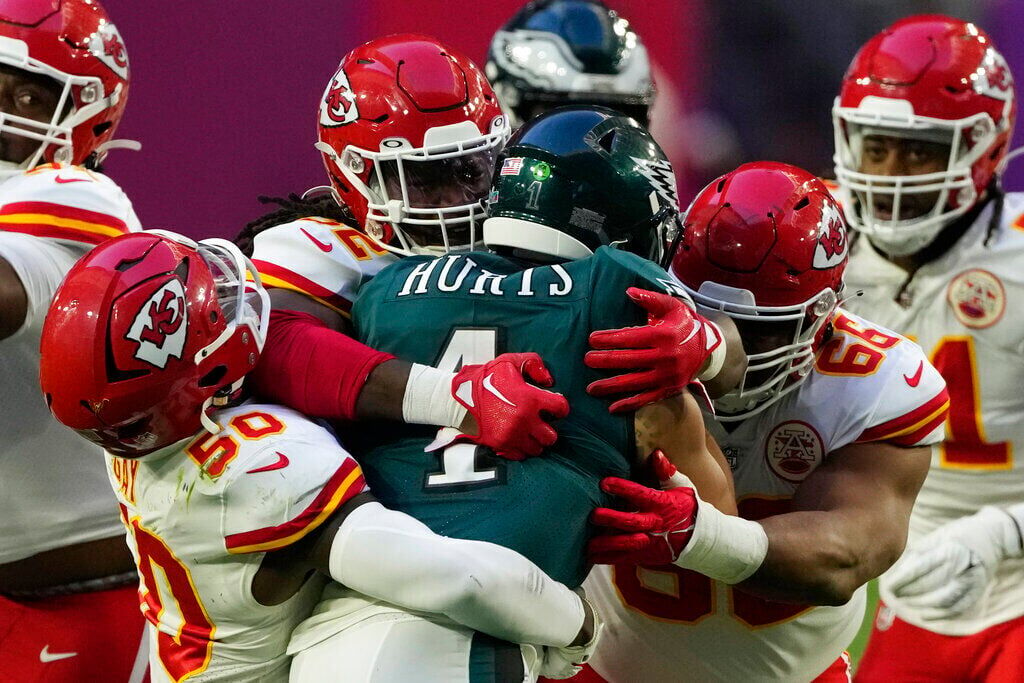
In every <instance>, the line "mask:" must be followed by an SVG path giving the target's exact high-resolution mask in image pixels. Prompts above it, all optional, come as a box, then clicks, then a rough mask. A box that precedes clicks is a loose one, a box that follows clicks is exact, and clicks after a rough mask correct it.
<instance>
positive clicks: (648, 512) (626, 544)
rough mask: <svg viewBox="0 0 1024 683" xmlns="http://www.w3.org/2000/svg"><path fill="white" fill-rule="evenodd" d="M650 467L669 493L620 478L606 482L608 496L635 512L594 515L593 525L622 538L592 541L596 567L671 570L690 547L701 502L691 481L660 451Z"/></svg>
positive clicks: (603, 486) (606, 510) (603, 484)
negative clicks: (635, 566) (668, 567)
mask: <svg viewBox="0 0 1024 683" xmlns="http://www.w3.org/2000/svg"><path fill="white" fill-rule="evenodd" d="M649 464H650V466H651V468H652V469H653V470H654V472H655V475H656V476H657V478H658V480H659V481H660V482H661V485H662V487H663V489H664V490H658V489H651V488H647V487H646V486H642V485H640V484H637V483H636V482H632V481H628V480H626V479H619V478H618V477H606V478H605V479H603V480H601V489H602V490H603V491H605V492H606V493H610V494H612V495H613V496H618V497H620V498H622V499H623V500H624V501H625V502H626V503H627V505H629V506H630V507H632V508H635V509H636V512H623V511H621V510H613V509H611V508H596V509H595V510H594V511H593V512H592V513H591V516H590V519H591V521H592V522H593V523H594V524H597V525H598V526H603V527H606V528H608V529H612V530H614V531H615V532H617V533H614V534H612V535H607V536H596V537H595V538H593V539H592V540H591V541H590V543H589V544H588V546H587V551H588V555H589V558H590V560H591V562H594V563H596V564H640V565H664V564H672V563H673V562H675V561H676V559H677V558H678V557H679V554H680V553H681V552H682V551H683V548H685V547H686V544H687V543H688V542H689V541H690V537H691V536H692V535H693V529H694V525H695V524H696V521H697V496H696V494H695V493H694V490H693V488H692V487H691V485H690V482H689V480H688V479H686V477H684V476H683V475H681V474H679V472H678V471H676V468H675V466H674V465H672V463H670V462H669V461H668V458H666V457H665V454H664V453H662V452H661V451H655V452H654V453H652V454H651V456H650V458H649Z"/></svg>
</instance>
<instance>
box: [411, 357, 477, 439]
mask: <svg viewBox="0 0 1024 683" xmlns="http://www.w3.org/2000/svg"><path fill="white" fill-rule="evenodd" d="M454 376H455V375H454V374H453V373H450V372H444V371H443V370H438V369H437V368H432V367H430V366H429V365H420V364H419V363H413V365H412V368H411V369H410V370H409V381H408V382H406V384H405V396H404V397H402V419H403V420H405V421H406V422H407V423H409V424H423V425H437V426H438V427H455V428H458V427H460V426H461V425H462V421H463V420H465V419H466V412H467V411H466V407H465V406H463V405H462V404H461V403H459V402H458V401H456V400H455V398H454V397H453V396H452V379H453V378H454Z"/></svg>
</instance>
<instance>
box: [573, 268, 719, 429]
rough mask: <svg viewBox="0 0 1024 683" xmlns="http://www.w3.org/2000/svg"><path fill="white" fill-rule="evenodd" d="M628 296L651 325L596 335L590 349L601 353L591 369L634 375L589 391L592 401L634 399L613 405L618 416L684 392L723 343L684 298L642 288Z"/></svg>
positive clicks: (589, 360)
mask: <svg viewBox="0 0 1024 683" xmlns="http://www.w3.org/2000/svg"><path fill="white" fill-rule="evenodd" d="M626 294H628V295H629V298H630V299H632V300H633V301H634V302H636V304H637V305H639V306H641V307H642V308H643V309H644V310H645V311H647V325H645V326H642V327H624V328H622V329H618V330H601V331H598V332H592V333H591V335H590V346H591V347H592V348H594V349H598V350H595V351H589V352H588V353H587V355H586V357H585V358H584V362H585V363H586V364H587V366H588V367H591V368H595V369H598V370H630V371H632V372H627V373H625V374H622V375H618V376H616V377H611V378H608V379H602V380H598V381H596V382H592V383H591V384H590V386H588V387H587V393H589V394H591V395H592V396H608V395H611V394H632V395H631V396H629V397H627V398H623V399H619V400H617V401H615V402H614V403H612V405H611V408H609V410H610V411H611V412H613V413H619V412H625V411H630V410H636V409H638V408H640V407H642V406H645V405H647V404H648V403H656V402H658V401H660V400H662V399H664V398H668V397H669V396H675V395H676V394H679V393H681V392H682V391H683V389H684V388H686V385H687V384H689V383H690V382H692V381H693V379H694V377H696V376H697V374H698V373H699V372H700V369H701V368H702V367H703V366H704V363H705V361H707V359H708V356H710V355H711V352H712V351H714V350H715V349H716V348H717V347H718V345H719V344H721V343H722V333H721V331H720V330H719V329H718V327H717V326H716V325H714V324H713V323H711V322H709V321H707V320H705V319H704V318H703V317H702V316H700V315H699V314H698V313H696V312H695V311H694V310H692V309H691V308H690V307H689V306H687V305H686V304H685V303H684V302H683V301H682V300H681V299H677V298H676V297H673V296H669V295H667V294H661V293H659V292H652V291H648V290H646V289H639V288H637V287H630V288H629V289H627V290H626Z"/></svg>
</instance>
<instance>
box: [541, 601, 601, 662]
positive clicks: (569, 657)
mask: <svg viewBox="0 0 1024 683" xmlns="http://www.w3.org/2000/svg"><path fill="white" fill-rule="evenodd" d="M581 590H582V589H581ZM580 597H581V598H582V596H580ZM583 602H584V603H586V605H587V608H588V609H589V610H590V611H591V612H592V613H593V615H594V635H593V637H592V638H591V639H590V641H589V642H587V643H585V644H583V645H576V646H575V647H573V646H567V647H545V648H544V656H543V659H542V661H541V665H540V675H541V676H543V677H545V678H550V679H552V680H562V679H564V678H572V677H573V676H575V675H576V674H578V673H579V672H580V671H582V670H583V665H584V664H586V663H587V661H588V660H589V659H590V657H591V656H592V655H593V654H594V650H596V649H597V643H598V642H599V641H600V640H601V631H603V630H604V624H603V623H601V618H600V617H599V616H598V614H597V612H596V611H594V608H593V607H592V606H591V605H590V603H589V602H587V599H586V598H583Z"/></svg>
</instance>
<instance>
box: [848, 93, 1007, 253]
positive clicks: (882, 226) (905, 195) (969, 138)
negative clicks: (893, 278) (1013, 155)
mask: <svg viewBox="0 0 1024 683" xmlns="http://www.w3.org/2000/svg"><path fill="white" fill-rule="evenodd" d="M912 109H913V108H912V105H910V103H909V102H905V101H903V100H884V99H882V98H865V100H864V101H863V102H862V103H861V105H860V107H859V108H856V109H855V108H851V107H840V106H839V105H838V100H837V103H836V106H835V107H834V108H833V123H834V129H835V145H836V154H835V166H836V177H837V180H838V182H839V186H840V192H841V195H842V196H841V203H842V205H843V208H844V211H845V213H846V217H847V220H848V221H849V222H850V224H851V226H852V227H854V228H856V229H857V230H860V231H861V232H863V233H864V234H866V235H867V236H869V237H870V238H871V241H872V242H873V243H874V244H876V245H877V246H878V247H879V248H881V249H882V250H883V251H885V252H886V253H888V254H890V255H893V256H903V255H907V254H912V253H914V252H916V251H919V250H920V249H922V248H923V247H925V246H927V245H928V244H929V243H931V242H932V240H934V239H935V237H936V236H937V235H938V234H939V232H940V231H941V230H942V228H944V227H945V226H946V225H949V223H950V222H952V221H953V220H955V219H956V218H957V217H959V216H962V215H963V214H965V213H966V212H967V211H969V210H970V209H971V207H973V206H974V205H975V203H976V202H977V200H978V198H979V197H978V189H977V187H976V186H975V183H974V177H973V172H972V167H973V166H974V164H975V162H977V161H978V160H979V159H981V158H982V157H983V156H984V155H986V154H990V153H991V152H992V147H993V145H994V144H995V143H996V141H997V138H998V137H999V135H1000V131H999V130H998V129H997V127H996V125H995V123H994V122H993V121H992V118H991V117H990V116H989V115H988V114H985V113H979V114H976V115H974V116H971V117H968V118H965V119H956V120H944V119H937V118H930V117H925V116H915V115H914V114H913V111H912ZM873 135H874V136H883V137H892V138H897V139H909V140H922V141H925V142H931V143H939V144H943V145H946V146H948V148H949V155H948V158H947V161H946V164H945V168H944V169H943V170H941V171H937V172H933V173H924V174H919V175H899V176H889V175H878V174H870V173H864V172H862V171H861V170H860V169H861V168H862V161H863V155H864V140H865V138H867V137H869V136H873ZM932 194H934V195H935V200H934V202H930V204H931V206H930V208H924V207H921V210H920V211H915V212H914V213H916V214H918V215H915V216H912V217H907V218H902V219H901V218H900V213H901V208H905V206H906V204H907V203H912V202H917V201H919V199H918V198H920V197H921V196H922V195H932ZM880 203H881V204H884V205H885V206H886V207H891V209H886V210H887V211H888V212H889V213H890V214H891V215H889V216H885V215H880V214H879V211H878V210H877V206H878V205H879V204H880ZM927 203H929V202H926V204H927Z"/></svg>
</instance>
